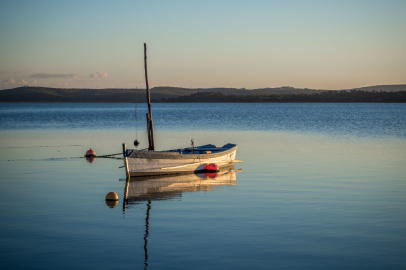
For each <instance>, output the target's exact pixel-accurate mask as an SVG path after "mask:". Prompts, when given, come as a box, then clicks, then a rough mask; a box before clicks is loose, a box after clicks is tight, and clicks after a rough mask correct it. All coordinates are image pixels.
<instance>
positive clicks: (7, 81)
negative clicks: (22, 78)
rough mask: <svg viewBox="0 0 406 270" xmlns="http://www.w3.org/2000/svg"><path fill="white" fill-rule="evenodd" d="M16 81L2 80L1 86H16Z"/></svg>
mask: <svg viewBox="0 0 406 270" xmlns="http://www.w3.org/2000/svg"><path fill="white" fill-rule="evenodd" d="M15 83H16V81H15V80H14V79H8V80H2V81H1V84H2V85H11V84H15Z"/></svg>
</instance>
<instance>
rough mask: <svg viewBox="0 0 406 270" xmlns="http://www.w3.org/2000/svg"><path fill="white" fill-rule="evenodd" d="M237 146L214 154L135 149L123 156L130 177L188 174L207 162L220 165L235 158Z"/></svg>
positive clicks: (203, 166) (224, 164) (201, 169)
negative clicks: (125, 156)
mask: <svg viewBox="0 0 406 270" xmlns="http://www.w3.org/2000/svg"><path fill="white" fill-rule="evenodd" d="M236 151H237V146H235V147H233V148H231V149H228V150H226V151H223V152H219V153H214V154H180V153H176V152H164V151H162V152H161V151H148V152H147V151H136V150H134V151H133V152H132V153H131V154H130V155H129V156H128V157H127V158H125V164H124V165H125V166H126V170H127V173H128V174H129V176H131V177H136V176H152V175H172V174H188V173H198V172H202V171H205V169H206V165H207V164H209V163H215V164H217V166H218V168H219V169H220V170H221V168H222V167H225V166H229V165H230V164H232V163H233V162H234V160H235V156H236Z"/></svg>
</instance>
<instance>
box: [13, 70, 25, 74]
mask: <svg viewBox="0 0 406 270" xmlns="http://www.w3.org/2000/svg"><path fill="white" fill-rule="evenodd" d="M21 72H23V71H22V70H21V69H17V71H16V72H14V74H16V73H21Z"/></svg>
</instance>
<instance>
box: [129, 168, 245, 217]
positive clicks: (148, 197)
mask: <svg viewBox="0 0 406 270" xmlns="http://www.w3.org/2000/svg"><path fill="white" fill-rule="evenodd" d="M240 171H241V169H240V170H237V171H236V170H235V167H234V164H232V165H230V166H228V167H227V168H222V169H221V171H220V172H217V173H200V174H183V175H175V176H155V177H153V176H149V177H131V178H127V180H126V186H125V189H124V201H123V210H124V211H125V210H126V208H127V205H129V204H136V203H138V202H143V201H160V200H170V199H176V198H180V197H181V196H182V193H183V192H196V191H210V190H212V188H216V187H219V186H233V185H237V178H236V173H237V172H240Z"/></svg>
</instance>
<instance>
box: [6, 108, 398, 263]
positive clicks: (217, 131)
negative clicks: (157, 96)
mask: <svg viewBox="0 0 406 270" xmlns="http://www.w3.org/2000/svg"><path fill="white" fill-rule="evenodd" d="M145 113H146V107H145V106H143V105H142V104H141V105H140V104H139V105H138V111H137V121H135V111H134V104H0V172H1V175H0V178H1V180H0V216H1V219H0V228H1V230H0V237H1V239H2V240H1V242H0V266H1V268H2V269H21V268H27V269H72V268H80V269H93V268H96V267H99V268H103V269H104V268H119V267H120V268H128V267H130V268H135V269H142V268H148V269H191V268H193V269H207V268H212V269H248V268H257V269H269V268H274V269H326V268H328V269H343V268H351V269H404V268H405V267H406V259H405V257H404V254H406V233H405V232H406V230H405V224H406V181H405V180H406V179H405V175H406V169H405V168H406V166H405V165H406V154H405V153H406V106H405V105H404V104H153V116H154V125H155V135H156V147H157V148H158V149H168V148H178V147H186V146H189V144H190V139H192V138H193V139H194V140H195V143H196V144H197V145H201V144H206V143H213V144H216V145H219V146H221V145H223V144H225V143H228V142H231V143H237V144H238V150H237V158H238V159H240V160H243V163H242V164H237V165H236V169H239V168H242V169H243V170H242V172H240V173H237V174H236V185H234V184H230V185H223V184H222V185H210V184H209V182H208V181H207V180H209V181H210V179H206V180H204V179H203V180H202V181H201V182H199V183H198V184H193V186H194V187H193V188H189V189H186V190H184V191H183V192H182V191H179V189H173V190H176V191H177V195H176V196H166V197H165V198H166V199H159V200H152V201H151V202H150V204H148V201H145V200H144V201H142V200H141V201H138V202H136V203H131V204H129V205H127V207H126V210H125V211H124V212H123V207H122V206H123V195H124V188H125V181H119V180H120V179H121V180H123V179H124V178H125V173H124V171H123V169H122V168H119V167H120V166H122V161H121V160H115V159H100V158H96V160H95V161H94V162H93V163H87V162H86V161H85V159H83V158H80V157H82V156H83V155H84V153H85V152H86V150H88V149H89V148H90V147H92V148H93V149H94V150H95V151H96V153H97V154H98V155H102V154H112V153H119V152H121V143H127V144H128V145H132V142H133V140H134V139H135V137H136V135H137V137H138V140H140V141H141V145H140V147H141V148H143V147H147V142H146V138H147V137H146V133H145V131H144V127H145ZM136 129H137V130H138V131H137V132H136V131H135V130H136ZM199 189H200V191H199ZM109 191H114V192H116V193H117V194H118V195H119V197H120V201H119V203H118V205H117V206H116V207H114V208H110V207H108V206H107V205H106V204H105V201H104V197H105V195H106V194H107V193H108V192H109ZM167 191H168V190H167ZM148 206H149V207H150V209H149V212H148ZM147 213H149V215H148V231H147V232H146V218H147ZM146 233H147V235H146ZM146 236H147V237H146ZM145 237H146V239H147V246H145V244H146V241H145ZM145 247H147V251H148V253H147V254H148V259H147V261H146V260H145V255H146V254H145V249H144V248H145Z"/></svg>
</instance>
